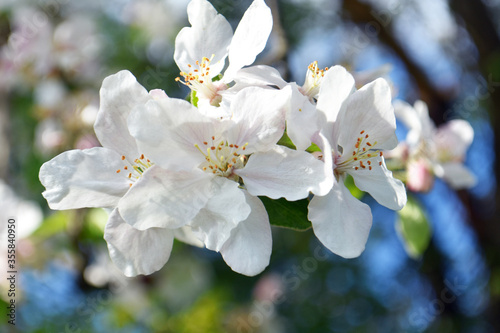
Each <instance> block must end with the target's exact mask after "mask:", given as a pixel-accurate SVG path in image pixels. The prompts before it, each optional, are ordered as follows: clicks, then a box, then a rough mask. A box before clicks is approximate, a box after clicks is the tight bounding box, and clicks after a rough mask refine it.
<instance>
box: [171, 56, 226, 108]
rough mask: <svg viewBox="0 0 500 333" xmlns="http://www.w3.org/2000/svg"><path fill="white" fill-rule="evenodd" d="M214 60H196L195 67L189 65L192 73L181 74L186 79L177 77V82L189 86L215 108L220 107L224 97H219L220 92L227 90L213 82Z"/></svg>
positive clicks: (222, 85)
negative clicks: (212, 62) (211, 67)
mask: <svg viewBox="0 0 500 333" xmlns="http://www.w3.org/2000/svg"><path fill="white" fill-rule="evenodd" d="M213 58H214V55H213V54H212V57H210V59H209V58H207V57H203V58H202V60H201V62H200V61H198V60H196V63H195V65H191V64H188V67H189V68H190V69H191V71H190V72H188V73H186V72H180V75H181V76H182V77H183V78H184V80H183V79H181V78H180V77H176V78H175V81H177V82H180V83H182V84H184V85H186V86H188V87H189V88H190V89H191V90H192V91H195V92H196V93H197V94H198V98H204V99H208V100H209V101H210V104H211V105H213V106H219V104H220V102H221V100H222V96H220V95H219V91H221V90H225V89H227V86H226V85H225V84H224V83H217V81H215V82H213V81H212V75H210V62H211V61H212V59H213Z"/></svg>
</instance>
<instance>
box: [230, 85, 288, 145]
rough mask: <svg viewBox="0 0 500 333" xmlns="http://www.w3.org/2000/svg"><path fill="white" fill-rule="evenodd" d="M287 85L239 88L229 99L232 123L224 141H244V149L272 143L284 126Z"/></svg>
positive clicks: (273, 143) (276, 139)
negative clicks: (279, 87)
mask: <svg viewBox="0 0 500 333" xmlns="http://www.w3.org/2000/svg"><path fill="white" fill-rule="evenodd" d="M290 89H291V88H288V87H287V88H285V89H282V90H276V89H264V88H257V87H250V88H246V89H243V90H242V91H240V92H239V93H238V94H237V95H236V97H235V99H234V100H233V102H232V103H231V111H232V113H233V121H234V126H232V127H231V128H230V129H228V132H227V133H226V136H227V139H228V141H229V142H230V143H233V144H236V145H239V146H243V145H244V144H247V143H248V147H247V152H248V153H251V152H254V151H263V150H268V149H270V148H272V147H274V145H275V144H276V142H278V140H279V139H280V138H281V136H282V135H283V132H284V130H285V111H286V110H285V108H286V106H287V104H288V102H289V98H290V93H291V90H290Z"/></svg>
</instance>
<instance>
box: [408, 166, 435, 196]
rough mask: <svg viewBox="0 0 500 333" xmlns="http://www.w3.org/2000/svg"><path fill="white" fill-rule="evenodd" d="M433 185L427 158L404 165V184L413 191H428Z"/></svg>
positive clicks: (430, 167) (432, 176)
mask: <svg viewBox="0 0 500 333" xmlns="http://www.w3.org/2000/svg"><path fill="white" fill-rule="evenodd" d="M433 185H434V173H433V172H432V166H431V165H430V164H429V163H428V161H427V160H417V161H411V162H410V163H408V164H407V166H406V186H407V187H408V190H410V191H413V192H428V191H429V190H430V189H431V188H432V186H433Z"/></svg>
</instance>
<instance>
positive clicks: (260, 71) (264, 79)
mask: <svg viewBox="0 0 500 333" xmlns="http://www.w3.org/2000/svg"><path fill="white" fill-rule="evenodd" d="M234 81H235V82H236V84H244V85H246V86H260V87H263V86H277V87H279V88H283V87H284V86H285V85H286V84H287V83H286V81H285V80H283V79H282V78H281V74H280V72H278V70H277V69H275V68H274V67H270V66H266V65H257V66H250V67H247V68H243V69H240V70H239V71H238V72H237V73H236V76H235V77H234Z"/></svg>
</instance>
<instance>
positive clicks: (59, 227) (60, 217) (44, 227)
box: [32, 210, 72, 239]
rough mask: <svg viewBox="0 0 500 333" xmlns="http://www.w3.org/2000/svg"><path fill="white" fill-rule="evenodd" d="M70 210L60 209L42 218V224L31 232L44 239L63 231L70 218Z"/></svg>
mask: <svg viewBox="0 0 500 333" xmlns="http://www.w3.org/2000/svg"><path fill="white" fill-rule="evenodd" d="M71 215H72V212H71V211H65V210H60V211H57V212H55V213H54V214H52V215H50V216H49V217H47V218H46V219H45V220H43V222H42V224H40V226H39V227H38V229H36V230H35V231H34V232H33V234H32V235H33V236H34V237H38V238H42V239H46V238H49V237H51V236H53V235H55V234H58V233H61V232H64V230H66V227H67V225H68V221H69V219H70V218H71Z"/></svg>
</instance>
